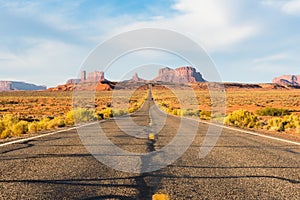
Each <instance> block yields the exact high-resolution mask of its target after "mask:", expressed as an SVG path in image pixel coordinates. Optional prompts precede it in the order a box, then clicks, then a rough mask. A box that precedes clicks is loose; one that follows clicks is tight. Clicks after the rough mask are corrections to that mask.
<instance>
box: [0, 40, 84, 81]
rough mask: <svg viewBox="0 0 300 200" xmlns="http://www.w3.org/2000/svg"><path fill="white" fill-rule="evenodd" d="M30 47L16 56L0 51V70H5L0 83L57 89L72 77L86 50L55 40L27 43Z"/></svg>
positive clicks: (30, 41)
mask: <svg viewBox="0 0 300 200" xmlns="http://www.w3.org/2000/svg"><path fill="white" fill-rule="evenodd" d="M26 42H27V43H28V44H29V45H30V46H31V47H30V48H28V49H26V50H24V52H22V54H20V55H18V54H15V53H13V52H8V51H7V50H0V58H2V59H1V60H0V68H2V69H4V68H5V69H7V70H5V72H4V73H1V75H0V79H6V80H7V79H8V78H9V77H13V80H22V81H27V82H35V83H38V84H45V83H47V84H49V85H50V86H55V85H57V83H58V82H60V83H64V82H65V80H66V77H74V76H77V74H78V73H79V67H80V65H81V63H82V61H83V58H84V56H85V55H87V53H88V50H84V48H82V47H78V46H75V45H70V44H67V43H63V42H61V41H56V40H45V39H33V38H31V39H27V40H26Z"/></svg>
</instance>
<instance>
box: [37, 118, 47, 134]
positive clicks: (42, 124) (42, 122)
mask: <svg viewBox="0 0 300 200" xmlns="http://www.w3.org/2000/svg"><path fill="white" fill-rule="evenodd" d="M49 121H50V119H49V118H48V117H44V118H42V119H41V120H40V121H39V122H38V127H37V128H38V131H44V130H47V129H48V123H49Z"/></svg>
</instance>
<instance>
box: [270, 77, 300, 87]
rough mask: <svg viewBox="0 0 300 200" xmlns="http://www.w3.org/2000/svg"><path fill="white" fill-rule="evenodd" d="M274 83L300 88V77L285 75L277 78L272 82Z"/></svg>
mask: <svg viewBox="0 0 300 200" xmlns="http://www.w3.org/2000/svg"><path fill="white" fill-rule="evenodd" d="M272 82H273V83H277V84H285V85H293V86H300V75H298V76H296V75H284V76H279V77H276V78H274V79H273V80H272Z"/></svg>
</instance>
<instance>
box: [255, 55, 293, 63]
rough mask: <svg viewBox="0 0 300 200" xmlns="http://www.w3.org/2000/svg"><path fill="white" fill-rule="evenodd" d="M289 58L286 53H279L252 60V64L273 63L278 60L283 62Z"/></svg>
mask: <svg viewBox="0 0 300 200" xmlns="http://www.w3.org/2000/svg"><path fill="white" fill-rule="evenodd" d="M287 58H289V56H288V54H286V53H279V54H274V55H269V56H265V57H261V58H256V59H254V60H253V63H262V62H273V61H278V60H284V59H287Z"/></svg>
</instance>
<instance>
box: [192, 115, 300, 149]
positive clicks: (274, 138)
mask: <svg viewBox="0 0 300 200" xmlns="http://www.w3.org/2000/svg"><path fill="white" fill-rule="evenodd" d="M193 120H196V119H193ZM196 121H199V122H200V123H203V124H208V125H213V126H217V127H220V128H224V129H228V130H232V131H237V132H241V133H246V134H250V135H255V136H259V137H264V138H268V139H272V140H277V141H280V142H286V143H290V144H295V145H300V143H299V142H294V141H290V140H285V139H281V138H276V137H273V136H268V135H263V134H259V133H256V132H253V131H247V130H242V129H239V128H234V127H228V126H224V125H220V124H215V123H211V122H204V121H200V120H196Z"/></svg>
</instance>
